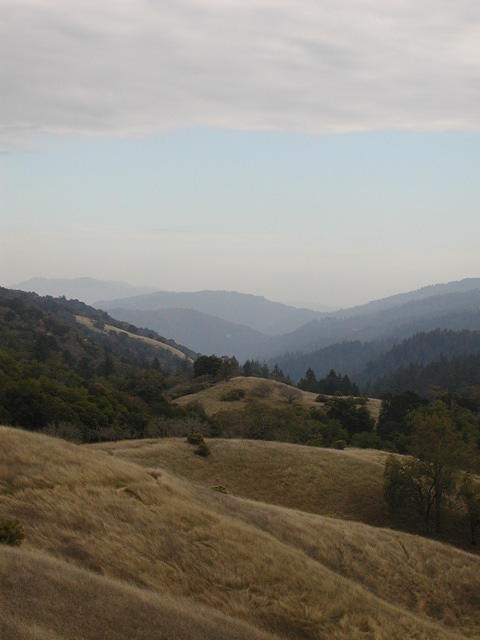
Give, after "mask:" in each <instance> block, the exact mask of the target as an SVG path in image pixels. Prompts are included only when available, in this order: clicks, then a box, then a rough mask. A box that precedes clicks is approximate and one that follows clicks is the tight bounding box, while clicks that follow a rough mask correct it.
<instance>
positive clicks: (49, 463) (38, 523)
mask: <svg viewBox="0 0 480 640" xmlns="http://www.w3.org/2000/svg"><path fill="white" fill-rule="evenodd" d="M135 444H137V446H139V447H140V448H144V447H146V446H148V445H149V444H151V443H148V442H141V443H134V442H131V443H129V448H130V451H131V452H133V451H134V449H135ZM173 444H174V443H173ZM218 444H219V447H222V446H223V444H222V443H221V442H219V443H218ZM257 444H259V445H260V448H262V447H264V446H265V444H264V443H254V444H253V445H252V447H254V448H253V449H252V450H251V451H250V452H249V451H248V449H247V455H246V456H244V460H246V461H248V467H249V469H250V470H252V468H254V467H256V466H257V465H258V464H259V463H260V464H261V463H262V462H263V463H266V464H269V463H268V460H269V458H270V457H271V450H270V448H267V451H266V452H265V455H263V456H262V457H261V458H257V457H256V453H255V446H256V445H257ZM232 445H233V446H235V443H232ZM118 446H119V450H118V451H117V452H115V451H114V450H110V451H108V452H105V451H98V450H96V449H95V448H92V447H88V448H85V447H79V446H76V445H72V444H67V443H65V442H62V441H59V440H55V439H52V438H48V437H46V436H40V435H36V434H31V433H25V432H22V431H19V430H13V429H8V428H0V519H3V518H8V517H9V518H11V517H16V518H19V519H20V520H21V521H22V522H23V523H24V525H25V532H26V540H25V543H24V546H23V547H22V548H20V549H18V550H13V551H12V550H5V549H0V575H1V580H0V593H1V597H0V603H1V604H0V611H1V612H2V616H1V620H2V622H1V624H2V625H3V629H2V632H3V635H2V637H5V638H8V640H11V639H13V638H15V640H24V639H25V640H32V639H33V638H34V637H36V638H41V639H42V640H43V639H45V640H53V639H55V640H58V639H59V638H60V639H61V640H69V639H70V638H72V640H73V638H78V637H79V633H81V634H82V636H81V637H86V638H87V639H89V638H94V637H99V634H102V633H103V634H104V635H101V637H105V638H114V637H115V638H117V637H118V638H127V637H129V635H128V634H129V632H131V630H132V629H135V630H136V637H139V638H147V637H149V638H152V640H156V639H157V638H165V639H168V640H174V639H177V638H182V637H191V638H193V639H195V638H206V637H208V638H213V639H214V638H216V637H219V638H220V637H224V638H225V639H226V640H229V639H230V638H232V639H234V638H240V637H245V638H246V637H248V638H253V639H255V638H265V640H266V639H267V638H271V639H277V640H280V639H284V640H285V639H286V638H289V640H296V639H298V640H300V639H305V638H309V639H312V640H316V639H318V640H320V639H323V638H332V639H334V640H337V639H342V640H347V639H352V638H353V639H359V640H360V638H370V639H372V640H373V639H376V640H382V639H383V638H385V639H388V640H390V639H391V638H424V639H432V640H433V639H435V640H438V639H447V638H452V639H453V638H476V637H477V638H478V637H480V616H479V610H480V609H479V606H478V605H479V600H478V597H479V596H478V594H479V586H480V583H479V580H480V559H479V558H478V556H475V555H472V554H469V553H465V552H463V551H459V550H456V549H454V548H453V547H450V546H448V545H444V544H440V543H437V542H433V541H430V540H427V539H423V538H419V537H417V536H412V535H409V534H406V533H401V532H397V531H392V530H390V529H385V528H379V527H372V526H369V525H366V524H363V523H361V522H358V521H354V520H346V519H341V518H337V517H326V516H323V515H317V514H315V513H312V512H306V511H301V510H299V509H295V510H293V509H289V508H286V507H283V506H279V505H272V504H268V502H267V501H268V499H269V496H268V491H269V489H268V488H267V487H266V486H265V483H264V485H263V491H264V496H263V498H262V499H263V500H264V501H263V502H260V501H252V500H248V499H244V498H240V497H236V496H234V495H224V494H222V493H219V492H217V491H213V490H212V489H211V488H210V487H209V486H208V483H209V482H210V481H209V480H207V476H208V467H209V466H210V465H211V464H214V465H216V469H215V467H214V468H212V483H213V480H214V479H217V477H218V474H219V469H220V468H221V467H222V466H223V467H224V468H225V463H226V462H227V459H225V458H224V460H223V462H222V461H220V460H219V461H217V462H216V463H215V462H214V460H215V456H218V457H220V456H221V455H222V454H221V453H220V451H219V450H217V453H216V454H215V453H214V454H212V456H211V458H210V459H207V460H197V459H196V456H194V455H193V453H192V449H191V448H188V447H186V445H183V443H181V446H179V447H178V448H177V451H176V453H175V455H176V456H177V459H180V458H184V461H183V464H181V463H178V466H179V467H180V466H182V468H183V470H184V471H185V470H187V469H188V468H189V467H190V466H192V463H193V464H194V465H197V464H198V465H199V464H203V465H204V466H205V470H203V471H202V472H200V475H202V476H203V478H204V483H205V484H204V486H202V485H201V484H199V483H198V482H195V483H192V482H191V481H189V480H187V479H186V478H185V477H181V476H180V475H176V474H173V473H172V472H171V471H169V470H168V468H167V464H166V462H165V460H163V461H162V460H161V458H162V456H161V455H160V456H159V457H155V455H154V456H153V457H151V458H150V460H149V461H148V460H147V459H146V458H145V457H144V459H143V461H142V460H141V456H142V455H144V451H145V449H144V451H143V453H140V456H138V459H137V461H136V462H140V464H137V463H136V462H135V463H134V462H132V461H126V460H122V459H120V455H121V451H122V449H125V447H124V443H119V444H118ZM174 446H175V444H174ZM248 446H250V444H249V443H247V447H248ZM291 450H292V453H291V454H290V455H291V458H289V459H290V461H291V462H292V457H293V458H295V457H297V456H298V461H297V463H296V464H297V467H296V468H298V469H301V468H302V467H301V460H302V457H303V451H304V448H302V447H292V449H291ZM284 453H287V454H288V451H287V449H285V450H284ZM317 453H318V455H319V461H320V457H321V452H317ZM352 455H353V458H355V455H356V454H348V453H342V452H335V453H333V454H332V452H328V456H329V457H330V458H332V459H333V460H334V461H335V460H337V459H338V458H339V457H340V458H342V459H343V457H346V458H347V459H348V460H350V457H348V456H352ZM166 457H170V459H171V458H172V456H171V454H168V455H167V456H166ZM367 457H368V456H367ZM163 458H165V456H163ZM227 458H228V456H227ZM274 460H277V462H274V464H278V458H276V457H275V458H274ZM145 464H146V466H143V465H145ZM324 464H327V469H328V467H329V466H330V465H329V464H328V462H327V463H324ZM361 464H362V462H361V458H359V459H358V463H357V467H353V469H356V471H357V472H358V473H360V469H359V465H361ZM375 464H377V465H378V467H379V469H380V468H381V465H380V464H378V462H375V460H373V461H370V462H368V464H367V467H366V469H365V470H364V472H363V473H361V475H360V476H359V477H358V478H357V480H356V483H357V485H358V486H359V487H361V486H362V483H363V481H364V480H365V478H366V477H368V476H369V474H370V473H371V471H372V469H373V468H375ZM304 466H305V469H306V470H308V473H310V474H311V476H310V482H309V484H308V485H305V483H304V481H305V479H306V478H307V477H309V476H308V474H307V472H306V471H305V472H304V475H303V476H301V481H302V483H303V488H304V489H305V488H307V489H308V491H310V490H314V491H315V492H316V493H317V495H320V493H321V491H322V482H324V481H325V479H326V477H327V475H328V473H325V471H326V470H325V469H323V470H322V466H323V465H322V464H321V466H320V469H321V470H320V471H319V473H318V475H316V465H312V464H311V463H309V464H306V465H304ZM240 467H241V464H239V465H238V468H240ZM330 468H331V470H334V469H336V468H337V465H336V464H335V462H334V463H333V465H332V466H330ZM340 468H341V469H343V471H341V472H340V475H339V476H338V480H339V482H341V479H342V477H343V478H345V477H346V473H345V471H346V466H345V464H342V466H341V467H340ZM262 473H263V476H264V477H268V475H269V473H268V469H267V470H265V469H263V470H262V469H261V468H258V469H257V475H256V478H257V480H258V479H259V478H260V477H261V475H262ZM330 475H331V473H330ZM350 477H352V474H350ZM245 479H246V475H245V474H244V475H243V481H244V482H245ZM241 482H242V478H241V477H240V479H239V483H241ZM254 482H255V481H254V480H253V481H251V482H250V485H253V484H254ZM276 482H278V478H277V479H276V478H275V476H272V486H273V483H276ZM292 482H294V475H293V474H292V475H291V476H290V478H289V480H288V482H286V483H285V486H286V487H288V486H289V485H290V484H291V483H292ZM329 482H330V486H331V480H329ZM353 482H355V479H354V478H352V480H351V481H350V483H349V487H351V486H352V483H353ZM325 488H326V489H327V488H328V485H326V487H325ZM347 490H348V489H347ZM341 491H342V490H341V489H340V494H337V495H335V494H332V495H330V499H331V501H332V502H331V506H330V508H331V510H332V512H334V511H335V509H337V510H338V508H340V503H341V500H342V498H341ZM365 491H368V489H367V486H365ZM246 492H247V491H245V493H246ZM279 495H280V492H279V491H278V490H277V496H279ZM290 496H291V497H293V493H292V492H290ZM273 497H274V498H275V496H273ZM368 501H369V500H367V503H368ZM335 503H336V504H337V508H335ZM350 506H351V508H352V509H353V508H355V509H356V512H357V515H358V513H359V511H360V510H361V508H362V507H361V505H357V506H356V507H355V506H354V501H351V502H350ZM12 595H14V596H15V597H14V598H12ZM7 603H8V604H7ZM104 607H105V609H106V610H105V611H102V609H103V608H104ZM160 618H163V619H162V620H161V619H160ZM157 620H158V624H159V627H158V628H157V627H156V625H155V622H156V621H157ZM77 625H78V626H77ZM242 625H243V626H242ZM79 630H80V632H79ZM117 632H118V635H115V633H117ZM187 632H188V634H189V635H188V636H187V635H186V634H187ZM95 633H96V634H97V635H95ZM108 633H110V635H108ZM149 633H150V635H148V634H149ZM182 633H183V634H184V635H183V636H182V635H181V634H182ZM222 633H223V634H224V635H223V636H222V635H221V634H222ZM242 633H243V636H242ZM7 634H9V635H7ZM32 634H33V635H32ZM210 634H211V635H210ZM130 637H131V636H130Z"/></svg>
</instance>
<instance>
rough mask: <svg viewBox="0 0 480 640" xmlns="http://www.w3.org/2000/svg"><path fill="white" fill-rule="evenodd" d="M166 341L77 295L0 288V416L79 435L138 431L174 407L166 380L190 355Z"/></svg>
mask: <svg viewBox="0 0 480 640" xmlns="http://www.w3.org/2000/svg"><path fill="white" fill-rule="evenodd" d="M78 318H82V319H87V320H88V321H89V322H88V323H85V322H83V323H79V322H78ZM106 327H111V329H110V330H108V331H106V330H105V328H106ZM127 331H128V333H127ZM170 346H172V345H171V344H170V343H169V344H166V343H165V342H164V341H163V340H162V339H161V338H160V337H159V336H157V335H155V334H154V333H153V332H151V331H148V332H141V331H139V330H137V329H136V328H135V327H131V326H129V325H125V324H122V323H119V322H116V321H115V320H113V319H112V318H110V317H109V316H108V315H107V314H106V313H103V312H101V311H97V310H95V309H92V308H91V307H88V306H87V305H85V304H83V303H80V302H78V301H67V300H65V299H54V298H50V297H45V298H42V297H39V296H37V295H35V294H27V293H24V292H18V291H11V290H8V289H0V421H1V422H3V423H7V424H12V425H20V426H23V427H27V428H31V429H44V428H46V427H48V426H50V427H51V429H53V430H54V431H55V432H60V433H62V434H65V435H70V436H73V437H76V438H77V439H81V440H84V441H89V440H96V439H98V438H100V437H107V435H108V433H109V430H110V431H114V432H116V433H117V434H118V435H121V434H122V433H123V434H124V435H126V436H127V435H132V434H136V435H142V433H143V431H144V429H145V427H146V425H147V424H148V422H149V421H150V420H151V419H152V418H153V417H154V416H155V415H165V414H171V412H172V411H174V410H175V409H174V408H172V406H171V405H170V404H169V403H168V402H167V401H166V400H165V398H164V396H163V390H164V389H165V386H166V380H167V378H168V376H171V375H174V374H175V372H180V371H184V370H185V369H186V368H188V367H189V366H190V365H189V357H190V356H193V355H194V354H193V352H190V351H189V350H188V349H184V348H183V347H180V346H179V345H175V351H176V350H178V353H179V354H180V355H181V356H183V357H178V356H177V355H175V353H172V351H171V350H170V349H168V348H165V347H170Z"/></svg>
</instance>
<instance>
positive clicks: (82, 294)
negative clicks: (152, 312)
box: [11, 278, 155, 305]
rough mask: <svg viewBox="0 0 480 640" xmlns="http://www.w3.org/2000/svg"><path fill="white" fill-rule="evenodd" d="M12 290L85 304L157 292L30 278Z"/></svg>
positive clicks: (82, 280) (100, 282) (113, 282)
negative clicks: (63, 297) (78, 301)
mask: <svg viewBox="0 0 480 640" xmlns="http://www.w3.org/2000/svg"><path fill="white" fill-rule="evenodd" d="M11 289H19V290H21V291H27V292H29V291H33V292H35V293H37V294H38V295H39V296H53V297H55V298H59V297H61V296H65V297H66V298H70V299H73V300H81V301H82V302H85V304H89V305H91V304H93V303H94V302H95V301H96V300H99V299H100V298H102V299H105V300H107V299H108V300H109V299H111V298H118V297H120V296H121V297H124V296H125V297H126V296H133V295H138V294H141V293H149V292H152V291H155V289H153V288H151V287H136V286H134V285H131V284H128V283H127V282H120V281H116V280H111V281H109V280H97V279H96V278H30V279H29V280H24V281H23V282H19V283H18V284H15V285H12V286H11Z"/></svg>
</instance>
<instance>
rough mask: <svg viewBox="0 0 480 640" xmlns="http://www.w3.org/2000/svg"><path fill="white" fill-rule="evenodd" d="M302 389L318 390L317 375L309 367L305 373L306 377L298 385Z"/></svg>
mask: <svg viewBox="0 0 480 640" xmlns="http://www.w3.org/2000/svg"><path fill="white" fill-rule="evenodd" d="M298 386H299V387H300V389H303V390H304V391H313V392H315V391H316V388H317V377H316V375H315V371H314V370H313V369H312V367H309V368H308V369H307V371H306V373H305V377H304V378H302V379H301V380H300V382H299V383H298Z"/></svg>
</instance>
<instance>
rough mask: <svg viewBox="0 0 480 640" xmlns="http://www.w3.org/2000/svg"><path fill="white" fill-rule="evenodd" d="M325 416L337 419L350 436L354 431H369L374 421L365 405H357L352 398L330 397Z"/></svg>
mask: <svg viewBox="0 0 480 640" xmlns="http://www.w3.org/2000/svg"><path fill="white" fill-rule="evenodd" d="M327 418H329V419H330V420H337V421H338V422H339V423H340V424H341V425H342V426H343V427H344V428H345V429H346V430H347V431H348V434H349V437H350V438H351V437H352V436H353V435H354V434H355V433H361V432H362V431H371V430H372V429H373V427H374V421H373V418H372V417H371V415H370V414H369V412H368V410H367V408H366V407H365V406H360V407H359V406H357V404H356V402H355V400H354V399H352V398H335V399H330V400H329V401H328V403H327Z"/></svg>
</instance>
